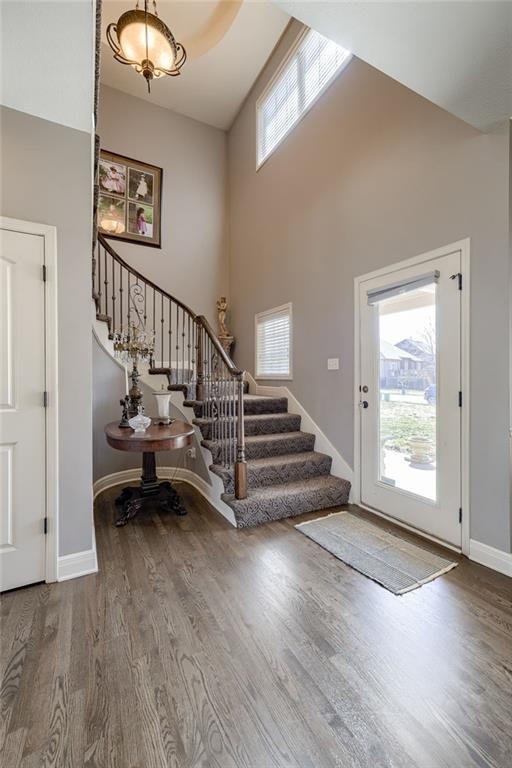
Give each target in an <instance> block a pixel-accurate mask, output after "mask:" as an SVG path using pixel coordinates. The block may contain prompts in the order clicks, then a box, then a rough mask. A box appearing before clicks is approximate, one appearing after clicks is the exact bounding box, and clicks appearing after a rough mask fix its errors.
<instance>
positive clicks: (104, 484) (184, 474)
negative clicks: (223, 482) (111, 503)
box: [93, 467, 236, 526]
mask: <svg viewBox="0 0 512 768" xmlns="http://www.w3.org/2000/svg"><path fill="white" fill-rule="evenodd" d="M157 472H158V477H159V478H160V479H161V480H176V481H177V482H182V483H188V484H189V485H191V486H192V487H193V488H195V489H196V490H197V491H199V493H200V494H201V496H203V497H204V498H205V499H206V500H207V501H208V502H209V504H211V505H212V507H214V509H216V510H217V512H219V513H220V514H221V515H222V516H223V517H224V518H226V520H227V521H228V522H229V523H231V525H233V526H236V521H235V514H234V512H233V510H232V509H231V507H228V505H227V504H224V502H223V501H222V499H220V498H219V497H218V495H216V493H215V489H214V488H213V486H211V485H209V484H208V483H207V482H206V481H205V480H203V478H202V477H199V475H196V473H195V472H192V470H190V469H185V468H184V467H158V469H157ZM137 480H140V469H139V468H138V467H134V468H133V469H124V470H122V471H121V472H114V473H112V474H111V475H105V477H100V478H99V479H98V480H96V482H95V483H94V485H93V493H94V498H96V497H97V496H98V495H99V494H100V493H103V491H106V490H107V488H112V487H113V486H114V485H122V484H123V483H133V482H136V481H137ZM219 480H220V478H219Z"/></svg>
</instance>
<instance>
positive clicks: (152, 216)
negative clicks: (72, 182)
mask: <svg viewBox="0 0 512 768" xmlns="http://www.w3.org/2000/svg"><path fill="white" fill-rule="evenodd" d="M162 175H163V171H162V169H161V168H159V167H158V166H155V165H149V164H148V163H143V162H140V161H138V160H133V159H131V158H129V157H125V156H124V155H118V154H116V153H114V152H108V151H107V150H103V149H102V150H101V152H100V160H99V171H98V186H99V197H98V214H97V221H98V230H99V231H100V232H101V233H102V234H104V235H105V236H107V237H112V238H116V239H117V240H124V241H126V242H133V243H140V244H142V245H149V246H153V247H155V248H161V245H162V243H161V206H162Z"/></svg>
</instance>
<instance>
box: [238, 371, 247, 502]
mask: <svg viewBox="0 0 512 768" xmlns="http://www.w3.org/2000/svg"><path fill="white" fill-rule="evenodd" d="M237 390H238V392H237V400H238V408H237V414H238V415H237V420H236V462H235V497H236V498H237V499H246V498H247V462H246V460H245V432H244V374H243V373H241V374H240V375H239V377H238V381H237Z"/></svg>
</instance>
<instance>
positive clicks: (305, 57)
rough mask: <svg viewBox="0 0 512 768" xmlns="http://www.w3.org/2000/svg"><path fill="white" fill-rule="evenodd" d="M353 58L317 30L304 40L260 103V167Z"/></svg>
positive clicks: (258, 138) (258, 150)
mask: <svg viewBox="0 0 512 768" xmlns="http://www.w3.org/2000/svg"><path fill="white" fill-rule="evenodd" d="M350 57H351V54H350V53H349V51H347V50H345V49H344V48H341V47H340V46H339V45H337V44H336V43H333V42H332V41H331V40H328V39H327V38H326V37H323V36H322V35H319V34H318V32H315V31H314V30H309V32H308V33H307V34H306V35H305V36H304V37H303V38H302V39H301V41H300V43H299V45H298V46H297V48H296V49H295V51H294V52H293V53H292V55H291V58H290V60H289V61H288V63H287V64H286V65H285V67H284V68H283V70H282V72H281V73H280V74H279V75H278V77H277V79H276V80H275V81H274V83H272V85H271V86H270V88H269V89H268V91H267V92H266V93H265V94H264V95H263V97H262V98H261V100H260V101H259V102H258V106H257V112H258V137H257V144H258V146H257V152H258V162H259V163H261V162H263V160H264V159H265V158H266V157H268V155H269V154H270V153H271V152H272V151H273V150H274V149H275V147H276V146H277V145H278V144H279V142H280V141H281V140H282V139H283V137H284V136H286V134H287V133H288V132H289V131H290V130H291V129H292V128H293V126H294V125H296V124H297V122H298V121H299V120H300V118H301V117H302V116H303V115H304V113H305V112H306V110H307V109H308V108H309V107H310V105H311V103H312V102H313V101H314V99H315V98H316V97H317V96H318V94H319V93H321V91H322V90H323V89H324V88H325V87H326V86H327V85H328V84H329V83H330V82H331V80H332V79H333V78H334V76H335V75H336V74H337V73H338V72H339V71H340V70H341V68H342V67H343V65H344V64H345V63H347V62H348V61H349V60H350Z"/></svg>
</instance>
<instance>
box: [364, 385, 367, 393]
mask: <svg viewBox="0 0 512 768" xmlns="http://www.w3.org/2000/svg"><path fill="white" fill-rule="evenodd" d="M363 392H364V393H366V392H368V387H367V386H366V384H365V385H364V387H363Z"/></svg>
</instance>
